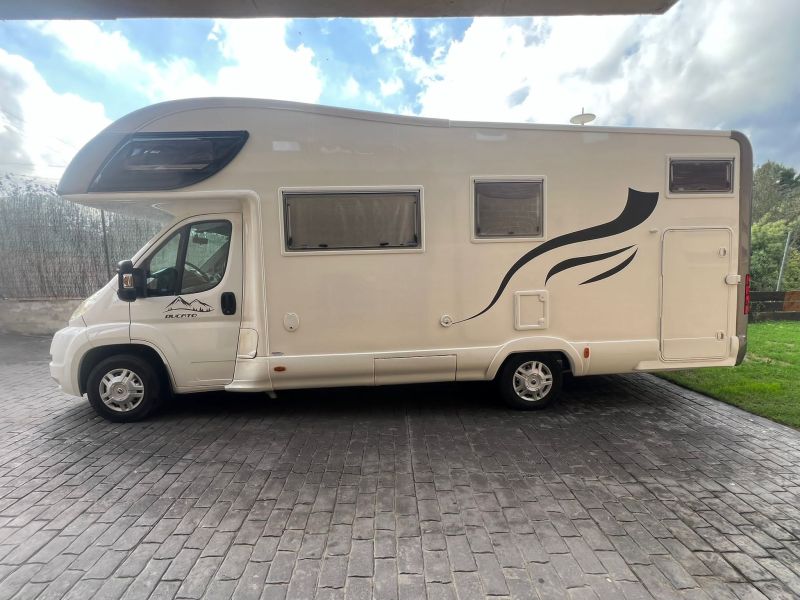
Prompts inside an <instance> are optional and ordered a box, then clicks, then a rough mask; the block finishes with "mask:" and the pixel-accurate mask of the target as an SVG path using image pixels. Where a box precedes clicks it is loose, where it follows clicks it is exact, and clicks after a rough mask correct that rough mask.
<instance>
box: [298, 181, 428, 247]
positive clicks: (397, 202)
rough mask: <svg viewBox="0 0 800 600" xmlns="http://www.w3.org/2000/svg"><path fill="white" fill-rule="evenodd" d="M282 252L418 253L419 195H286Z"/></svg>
mask: <svg viewBox="0 0 800 600" xmlns="http://www.w3.org/2000/svg"><path fill="white" fill-rule="evenodd" d="M283 218H284V234H285V240H284V242H285V245H286V249H287V250H289V251H293V252H303V251H305V252H308V251H325V250H386V249H392V248H394V249H397V248H421V247H422V237H421V236H422V234H421V212H420V192H419V190H410V191H408V190H403V191H399V190H398V191H374V192H371V191H366V192H325V191H320V192H316V191H315V192H288V191H287V192H284V193H283Z"/></svg>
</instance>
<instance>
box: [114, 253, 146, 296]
mask: <svg viewBox="0 0 800 600" xmlns="http://www.w3.org/2000/svg"><path fill="white" fill-rule="evenodd" d="M117 296H118V297H119V299H120V300H124V301H125V302H133V301H134V300H136V298H138V297H140V296H144V273H143V272H142V270H141V269H136V268H134V266H133V262H132V261H130V260H123V261H120V263H119V264H118V265H117Z"/></svg>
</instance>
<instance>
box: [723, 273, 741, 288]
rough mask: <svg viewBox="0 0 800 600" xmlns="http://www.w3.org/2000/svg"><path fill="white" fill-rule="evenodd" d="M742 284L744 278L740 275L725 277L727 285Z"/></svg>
mask: <svg viewBox="0 0 800 600" xmlns="http://www.w3.org/2000/svg"><path fill="white" fill-rule="evenodd" d="M741 282H742V276H741V275H738V274H735V273H734V274H731V275H725V283H727V284H728V285H739V284H740V283H741Z"/></svg>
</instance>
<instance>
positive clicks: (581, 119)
mask: <svg viewBox="0 0 800 600" xmlns="http://www.w3.org/2000/svg"><path fill="white" fill-rule="evenodd" d="M596 118H597V115H596V114H594V113H587V112H583V107H582V106H581V114H579V115H575V116H574V117H572V118H571V119H570V120H569V122H570V123H572V124H573V125H586V124H587V123H591V122H592V121H594V120H595V119H596Z"/></svg>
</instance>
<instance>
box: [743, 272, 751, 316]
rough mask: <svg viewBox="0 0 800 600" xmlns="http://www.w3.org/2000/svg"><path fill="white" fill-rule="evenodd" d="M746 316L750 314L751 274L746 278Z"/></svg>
mask: <svg viewBox="0 0 800 600" xmlns="http://www.w3.org/2000/svg"><path fill="white" fill-rule="evenodd" d="M744 314H746V315H749V314H750V273H748V274H747V275H745V276H744Z"/></svg>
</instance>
